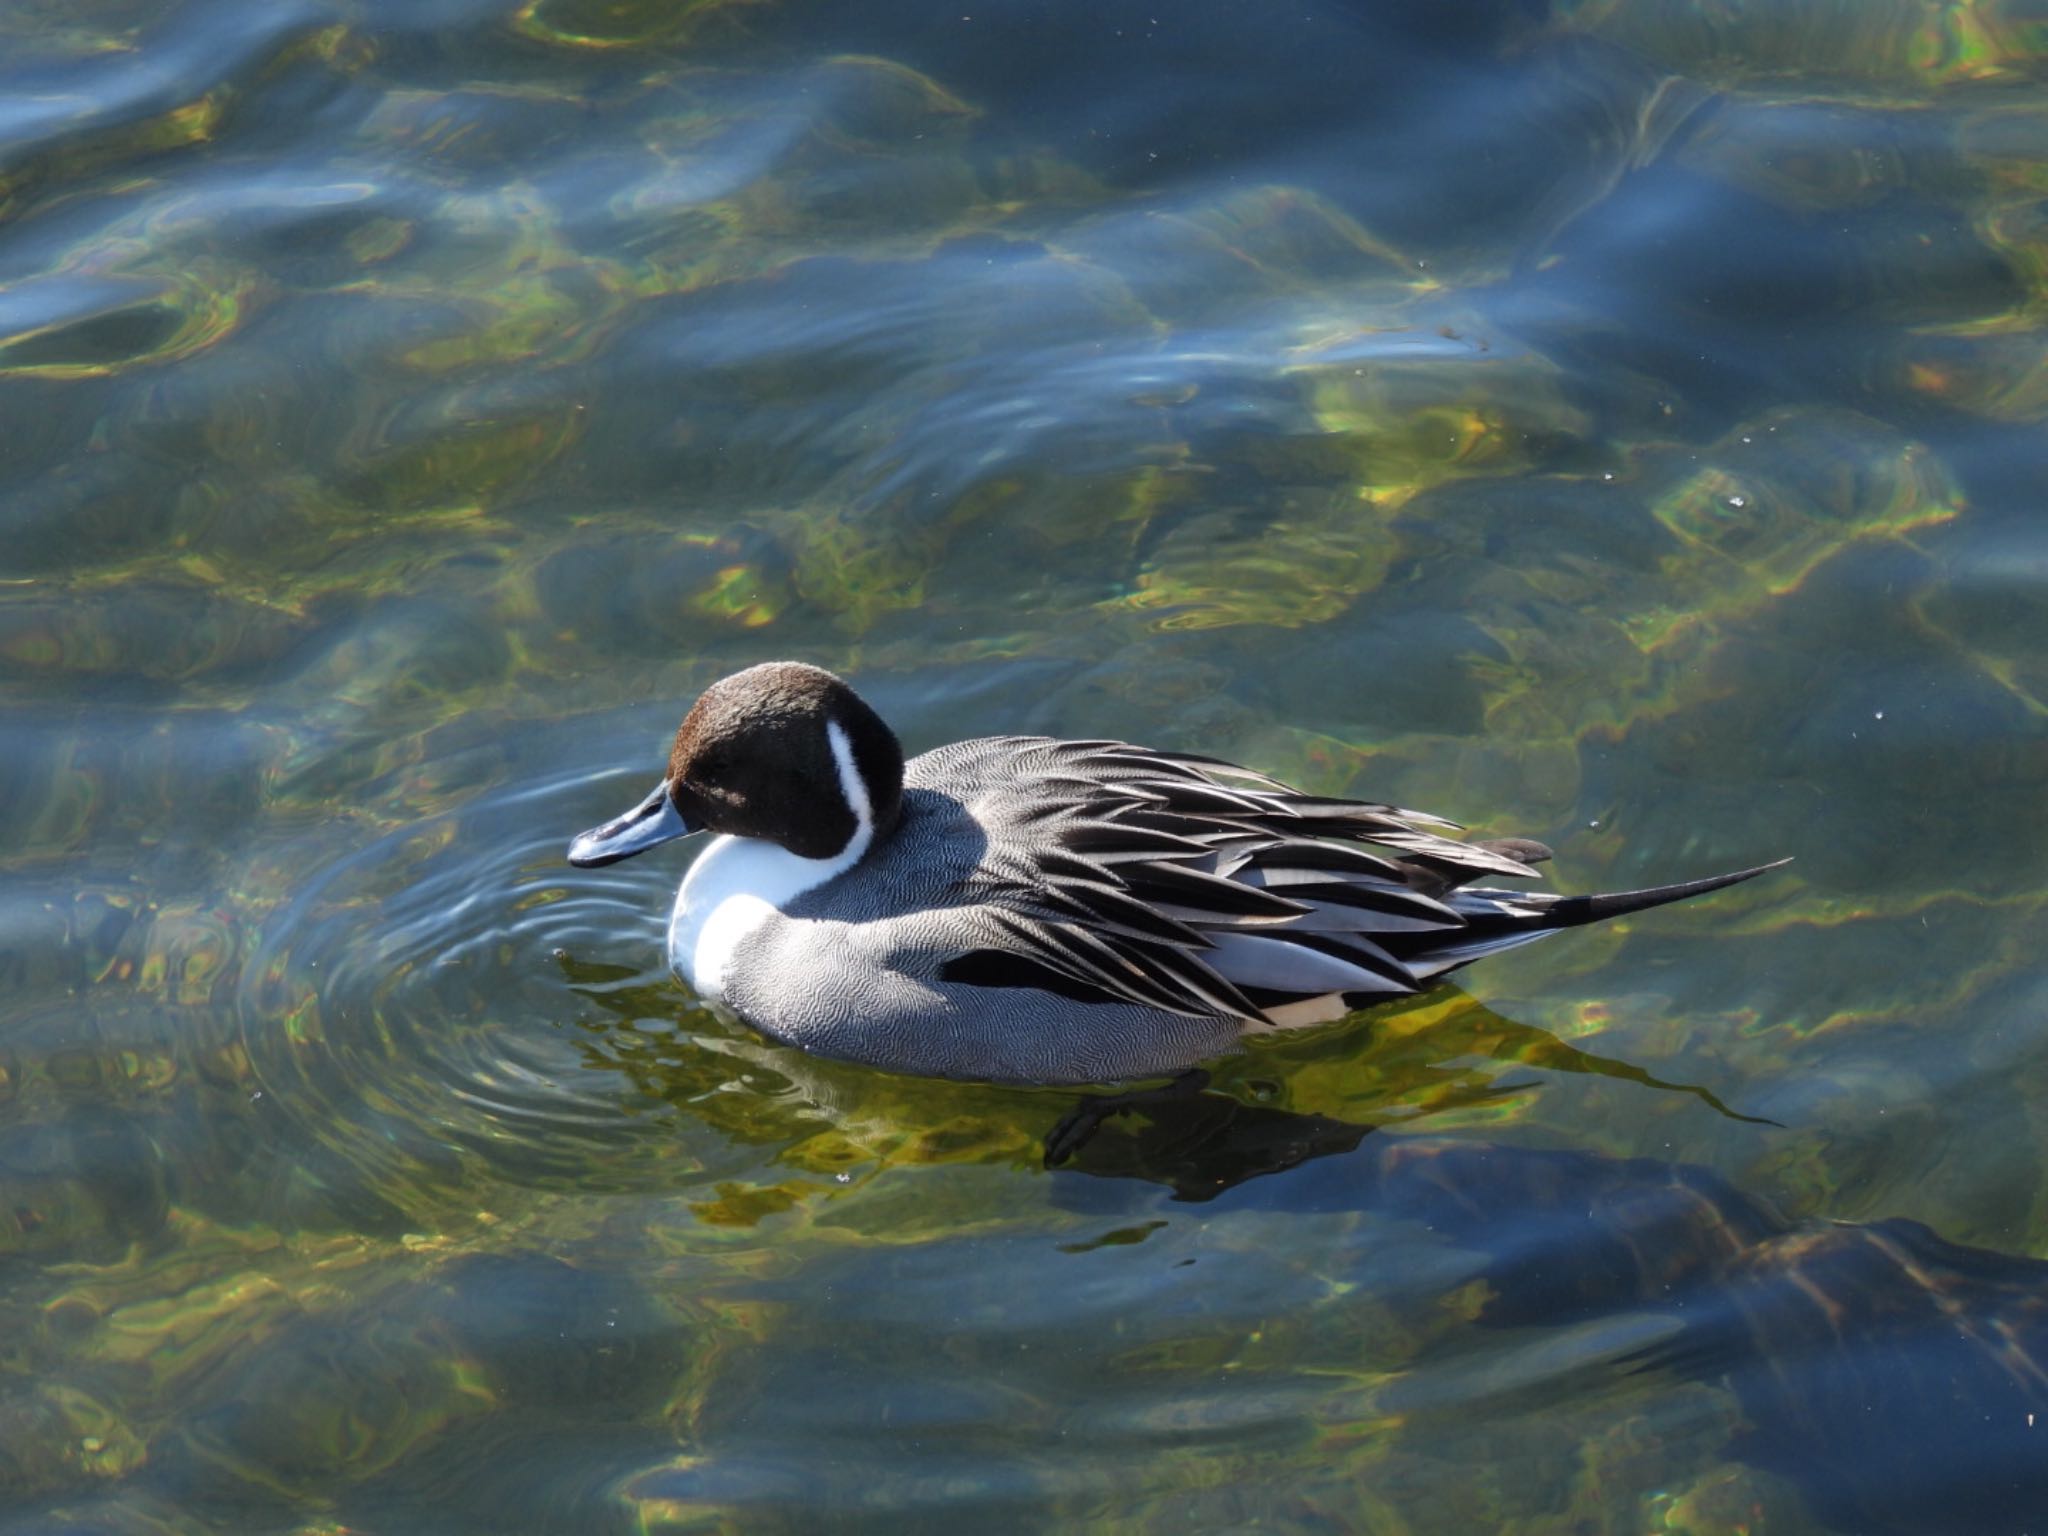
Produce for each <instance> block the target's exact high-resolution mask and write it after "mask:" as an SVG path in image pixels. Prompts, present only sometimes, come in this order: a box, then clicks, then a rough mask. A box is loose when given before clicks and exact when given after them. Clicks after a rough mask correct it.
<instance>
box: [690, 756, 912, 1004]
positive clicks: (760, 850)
mask: <svg viewBox="0 0 2048 1536" xmlns="http://www.w3.org/2000/svg"><path fill="white" fill-rule="evenodd" d="M825 731H826V734H827V736H828V737H829V738H830V740H831V743H832V757H833V761H834V762H835V763H836V764H837V765H838V768H839V789H840V792H841V793H842V794H843V795H845V797H846V804H847V807H848V809H850V810H851V811H852V812H853V818H854V830H853V836H852V837H850V838H848V839H847V842H846V846H845V847H844V848H842V849H841V850H840V851H839V852H838V853H835V854H833V855H832V856H831V857H829V858H823V859H807V858H804V857H802V856H801V855H800V854H794V853H791V852H790V851H789V850H788V849H787V848H784V847H782V846H781V845H780V844H779V843H771V842H766V841H764V840H762V839H761V838H757V837H733V836H729V835H728V836H724V837H716V838H713V839H712V840H711V845H710V846H709V847H708V848H706V849H705V850H704V852H703V853H702V854H701V855H700V856H699V857H698V859H697V862H696V863H695V864H692V865H691V866H690V872H689V874H687V875H685V876H684V877H683V885H682V889H681V890H679V891H677V892H676V905H675V910H674V911H673V912H671V913H670V914H669V920H668V963H669V969H671V970H672V971H674V972H675V973H676V974H677V975H678V976H681V977H682V978H683V980H685V981H687V982H688V983H689V984H690V986H691V987H692V988H693V989H695V991H696V992H697V994H698V996H700V997H702V998H704V999H705V1000H706V1001H708V1002H717V1001H718V1000H719V999H720V998H722V997H723V996H724V995H725V984H726V978H727V975H728V972H729V968H730V966H731V964H732V957H733V954H734V952H735V951H736V950H737V949H738V948H739V946H740V944H741V942H742V941H743V940H744V939H745V938H746V937H747V935H748V934H750V933H752V932H753V931H754V930H755V929H757V928H759V927H760V926H761V924H762V923H763V922H765V921H767V920H768V919H769V918H770V917H773V916H774V915H775V914H776V913H778V912H780V911H783V910H784V909H785V908H787V907H788V906H789V904H790V903H791V902H793V901H795V900H796V899H797V897H799V896H801V895H803V894H804V892H806V891H809V890H813V889H815V888H816V887H818V886H820V885H823V884H824V883H825V882H826V881H827V880H830V879H831V878H832V877H833V876H834V875H837V874H841V873H843V872H844V871H846V870H849V869H851V868H852V867H853V866H854V864H855V863H857V862H858V861H859V859H860V856H861V855H862V854H864V853H866V852H867V851H868V844H869V843H870V842H872V841H873V840H874V835H875V819H874V813H873V811H872V809H871V808H870V801H869V799H868V792H867V785H866V784H865V783H863V782H862V780H861V777H860V773H859V770H858V769H857V768H856V767H855V766H854V761H853V743H852V742H851V741H849V740H848V739H847V735H846V732H845V731H844V730H842V729H841V728H840V726H839V722H838V721H836V720H833V721H828V722H827V723H826V726H825Z"/></svg>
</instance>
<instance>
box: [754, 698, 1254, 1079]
mask: <svg viewBox="0 0 2048 1536" xmlns="http://www.w3.org/2000/svg"><path fill="white" fill-rule="evenodd" d="M1085 745H1087V744H1085V743H1071V742H1060V741H1054V740H1051V739H1048V738H1043V737H1022V736H1004V737H982V738H978V739H975V740H971V741H962V742H955V743H953V744H951V745H949V746H945V747H940V748H937V749H935V750H933V751H931V752H926V753H924V754H922V755H921V756H918V757H915V758H912V759H910V760H909V761H908V762H907V763H906V764H905V765H904V791H903V801H902V812H901V815H900V818H899V820H898V822H897V824H896V826H895V828H894V829H893V831H891V832H890V834H889V835H888V836H887V837H885V838H883V839H881V840H880V841H879V842H878V843H877V844H876V846H875V847H874V848H872V849H871V850H870V851H869V853H868V854H867V856H866V857H865V858H863V859H862V860H861V861H860V862H859V863H858V864H856V865H855V866H854V867H853V868H852V869H849V870H847V871H846V872H845V873H844V874H842V875H839V876H837V877H836V878H834V879H833V880H830V881H828V882H826V883H825V884H823V885H821V886H819V887H817V888H816V889H815V890H812V891H807V892H805V893H804V894H803V895H802V896H800V897H798V898H797V899H796V900H795V901H793V902H791V903H790V904H789V906H788V908H787V909H786V910H785V911H783V912H782V913H781V914H779V915H777V916H774V917H770V918H769V919H767V920H766V921H764V922H763V923H762V924H761V925H760V926H759V927H758V928H757V929H755V930H754V932H752V933H751V934H749V935H748V937H747V939H746V940H745V941H744V943H743V944H742V945H741V946H740V947H739V949H738V950H737V951H736V953H735V957H734V958H735V964H734V966H733V969H732V973H731V975H730V976H729V978H728V980H727V983H726V989H725V1001H726V1002H727V1003H728V1004H730V1005H731V1006H732V1007H733V1008H734V1009H736V1010H737V1011H738V1012H739V1013H740V1014H741V1015H742V1016H743V1017H745V1018H746V1019H747V1020H749V1021H750V1022H751V1023H753V1024H754V1025H755V1026H756V1027H758V1028H760V1029H762V1030H763V1031H765V1032H766V1033H769V1034H771V1035H775V1036H777V1037H779V1038H782V1039H785V1040H787V1041H789V1042H790V1043H791V1044H793V1045H798V1046H801V1047H803V1048H804V1049H806V1050H810V1051H814V1052H817V1053H819V1054H821V1055H827V1056H836V1057H840V1058H842V1059H847V1060H855V1061H863V1062H868V1063H871V1064H873V1065H877V1066H882V1067H892V1068H895V1069H897V1070H900V1071H908V1072H916V1073H920V1074H924V1075H932V1076H942V1077H958V1078H975V1079H987V1080H992V1081H1008V1082H1038V1083H1058V1082H1071V1083H1091V1082H1105V1081H1113V1080H1118V1079H1125V1078H1135V1077H1147V1076H1157V1075H1161V1074H1164V1073H1169V1072H1174V1071H1178V1070H1180V1069H1181V1068H1182V1067H1184V1066H1185V1065H1186V1064H1187V1063H1189V1062H1190V1061H1195V1060H1200V1059H1203V1058H1205V1057H1210V1056H1214V1055H1217V1054H1219V1053H1221V1052H1223V1051H1226V1050H1228V1049H1229V1048H1230V1047H1231V1046H1232V1044H1233V1043H1234V1042H1235V1041H1236V1039H1237V1036H1238V1032H1239V1021H1238V1020H1236V1019H1234V1018H1230V1017H1227V1016H1224V1015H1221V1014H1208V1015H1199V1016H1198V1015H1190V1014H1184V1013H1177V1012H1172V1011H1168V1010H1165V1009H1158V1008H1150V1007H1145V1006H1142V1005H1139V1004H1136V1003H1132V1002H1129V1001H1124V1000H1117V999H1113V998H1110V997H1108V996H1106V995H1105V994H1102V993H1099V992H1094V991H1092V989H1089V988H1087V987H1085V986H1078V985H1076V984H1074V983H1073V982H1072V980H1071V979H1070V978H1065V977H1062V976H1061V975H1059V974H1058V973H1057V972H1054V971H1050V970H1047V969H1044V968H1043V967H1040V966H1037V965H1035V963H1034V962H1033V961H1032V960H1031V959H1030V958H1029V957H1028V956H1025V955H1020V954H1019V953H1018V952H1017V946H1016V942H1015V936H1014V932H1013V929H1012V926H1011V925H1012V924H1014V923H1015V922H1017V921H1018V920H1019V919H1020V916H1022V915H1028V914H1032V913H1034V912H1037V911H1038V910H1040V909H1041V908H1042V907H1043V905H1044V894H1045V892H1044V879H1045V867H1046V863H1047V861H1048V860H1051V861H1054V862H1056V861H1057V860H1058V859H1059V857H1060V848H1059V844H1058V841H1057V839H1056V838H1055V837H1054V836H1053V835H1051V834H1050V833H1049V832H1048V831H1047V828H1048V827H1049V826H1051V825H1053V824H1056V823H1058V822H1059V821H1060V820H1061V819H1062V818H1063V817H1071V816H1072V815H1074V814H1075V813H1076V811H1077V810H1079V809H1080V808H1081V807H1082V806H1083V805H1084V804H1085V802H1086V801H1087V799H1088V798H1089V797H1090V796H1091V795H1092V794H1094V793H1095V792H1096V791H1095V788H1094V786H1092V785H1090V784H1089V783H1087V782H1086V781H1085V780H1077V779H1075V778H1074V777H1073V776H1072V775H1070V774H1063V773H1062V772H1060V766H1061V759H1062V757H1063V756H1064V755H1065V754H1066V753H1068V752H1070V751H1071V750H1072V749H1074V748H1076V747H1080V746H1085Z"/></svg>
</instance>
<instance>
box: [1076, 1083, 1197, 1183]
mask: <svg viewBox="0 0 2048 1536" xmlns="http://www.w3.org/2000/svg"><path fill="white" fill-rule="evenodd" d="M1208 1086H1209V1074H1208V1073H1207V1072H1206V1071H1205V1070H1203V1069H1202V1068H1201V1067H1192V1068H1190V1069H1189V1070H1188V1071H1186V1072H1183V1073H1181V1075H1180V1076H1179V1077H1176V1078H1174V1079H1173V1081H1171V1082H1168V1083H1161V1084H1160V1085H1159V1086H1158V1087H1156V1088H1133V1089H1131V1090H1130V1091H1128V1092H1126V1093H1106V1094H1097V1095H1094V1096H1092V1097H1089V1098H1085V1099H1083V1100H1081V1102H1080V1103H1078V1104H1076V1105H1075V1106H1074V1107H1073V1108H1072V1109H1071V1110H1069V1111H1068V1112H1067V1113H1066V1115H1065V1116H1063V1117H1062V1118H1061V1120H1060V1122H1059V1124H1058V1125H1055V1126H1054V1127H1053V1128H1052V1129H1051V1130H1049V1131H1047V1132H1046V1133H1045V1166H1046V1167H1048V1168H1057V1167H1059V1165H1060V1164H1061V1163H1064V1162H1065V1161H1066V1160H1067V1159H1068V1158H1070V1157H1072V1156H1073V1155H1074V1154H1075V1153H1076V1152H1078V1151H1080V1150H1081V1149H1082V1148H1083V1147H1085V1146H1087V1145H1088V1142H1089V1140H1090V1138H1092V1137H1093V1136H1094V1135H1095V1133H1096V1132H1097V1131H1099V1130H1101V1129H1102V1123H1103V1122H1104V1121H1105V1120H1111V1119H1114V1118H1115V1117H1116V1116H1118V1115H1122V1114H1128V1113H1129V1112H1130V1111H1131V1110H1134V1109H1143V1108H1144V1107H1145V1106H1146V1105H1148V1104H1162V1103H1166V1102H1169V1101H1171V1100H1175V1099H1186V1098H1192V1097H1193V1096H1194V1095H1195V1094H1198V1093H1200V1092H1201V1091H1202V1090H1203V1089H1204V1088H1206V1087H1208Z"/></svg>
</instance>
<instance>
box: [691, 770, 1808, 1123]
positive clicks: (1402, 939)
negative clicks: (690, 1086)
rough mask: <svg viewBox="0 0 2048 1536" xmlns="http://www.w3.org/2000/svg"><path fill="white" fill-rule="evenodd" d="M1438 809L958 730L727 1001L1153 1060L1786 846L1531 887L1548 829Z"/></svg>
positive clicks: (1393, 988)
mask: <svg viewBox="0 0 2048 1536" xmlns="http://www.w3.org/2000/svg"><path fill="white" fill-rule="evenodd" d="M1432 827H1436V828H1443V829H1446V830H1455V826H1454V824H1453V823H1449V822H1444V821H1441V820H1439V819H1438V818H1435V817H1430V816H1425V815H1422V814H1419V813H1416V812H1411V811H1404V810H1399V809H1397V808H1395V807H1392V806H1387V805H1376V804H1370V803H1366V802H1360V801H1350V800H1336V799H1325V798H1320V797H1317V796H1312V795H1305V794H1300V793H1298V792H1296V791H1294V790H1291V789H1289V788H1288V787H1287V786H1285V785H1283V784H1281V783H1279V782H1278V781H1276V780H1273V779H1270V778H1267V777H1265V776H1264V775H1261V774H1257V773H1254V772H1251V771H1250V770H1247V769H1242V768H1238V767H1235V766H1234V765H1231V764H1227V763H1221V762H1217V761H1214V760H1212V759H1207V758H1200V757H1192V756H1181V755H1174V754H1167V753H1159V752H1151V751H1147V750H1145V749H1142V748H1139V747H1134V746H1129V745H1126V744H1124V743H1121V742H1110V741H1060V740H1053V739H1049V738H1044V737H1024V736H1007V737H989V738H983V739H980V740H975V741H965V742H959V743H956V744H954V745H951V746H947V747H941V748H939V749H937V750H936V751H932V752H927V753H925V754H923V755H922V756H920V757H916V758H913V759H911V760H910V761H909V762H908V763H907V764H906V765H905V769H904V792H903V799H902V811H901V818H900V820H899V821H898V822H897V824H896V826H895V827H894V829H893V831H892V832H891V833H890V834H889V835H888V836H887V837H886V838H883V839H882V840H880V841H879V842H877V843H876V845H875V846H874V847H873V848H871V849H870V850H869V851H868V853H867V855H866V856H865V857H864V858H863V859H861V861H860V862H859V863H857V864H855V865H854V866H853V867H852V868H851V869H848V870H847V871H845V872H844V873H843V874H840V875H838V876H836V877H835V878H833V879H832V880H830V881H829V882H827V883H826V884H824V885H821V886H819V887H817V888H816V889H814V890H811V891H808V892H805V893H804V894H803V895H802V896H800V897H798V898H797V899H796V900H795V901H794V902H793V903H791V904H790V906H789V907H788V909H787V910H786V911H784V912H782V913H779V914H772V915H770V916H768V917H766V918H765V919H764V920H763V921H762V923H761V924H760V926H759V927H758V928H756V929H755V930H754V931H753V932H751V933H750V934H749V935H748V936H747V937H746V939H745V940H744V941H742V943H741V944H740V946H739V948H738V949H737V951H736V959H737V961H738V963H737V964H735V965H734V967H733V969H732V977H731V979H730V980H729V981H728V983H727V986H726V991H725V1001H726V1002H727V1003H728V1004H729V1005H730V1006H732V1007H733V1008H734V1009H735V1010H737V1011H738V1012H739V1013H740V1014H741V1015H742V1016H743V1017H745V1018H746V1019H748V1020H749V1021H750V1022H752V1023H753V1024H754V1025H756V1026H757V1027H758V1028H760V1029H762V1030H764V1031H765V1032H767V1033H769V1034H771V1035H774V1036H777V1037H779V1038H781V1039H784V1040H787V1041H789V1042H790V1043H792V1044H795V1045H798V1046H801V1047H803V1048H805V1049H807V1050H812V1051H816V1052H818V1053H820V1054H822V1055H828V1056H834V1057H840V1058H843V1059H848V1060H854V1061H862V1062H868V1063H872V1064H874V1065H877V1066H882V1067H888V1068H893V1069H896V1070H902V1071H911V1072H917V1073H923V1074H928V1075H935V1076H944V1077H960V1078H980V1079H990V1080H995V1081H1028V1082H1037V1083H1088V1082H1105V1081H1113V1080H1119V1079H1128V1078H1141V1077H1150V1076H1157V1075H1162V1074H1166V1073H1171V1072H1178V1071H1181V1070H1183V1069H1185V1068H1187V1067H1189V1066H1191V1065H1193V1064H1194V1063H1196V1062H1198V1061H1201V1060H1204V1059H1207V1058H1210V1057H1214V1056H1217V1055H1221V1054H1224V1053H1226V1052H1228V1051H1230V1050H1231V1049H1233V1048H1234V1047H1235V1046H1236V1044H1237V1042H1238V1041H1239V1039H1240V1038H1241V1037H1242V1036H1243V1035H1244V1034H1246V1033H1248V1032H1258V1031H1263V1030H1271V1029H1276V1028H1286V1027H1290V1026H1298V1025H1303V1024H1308V1023H1315V1022H1321V1021H1323V1020H1326V1019H1329V1018H1333V1017H1336V1016H1339V1015H1341V1014H1342V1013H1343V1012H1344V1011H1346V1010H1347V1009H1348V1008H1353V1007H1359V1006H1364V1005H1367V1004H1370V1003H1373V1002H1377V1001H1382V1000H1384V999H1386V998H1389V997H1394V996H1399V995H1401V994H1404V993H1412V992H1416V991H1419V990H1421V989H1422V988H1424V987H1426V986H1427V985H1429V984H1430V983H1431V982H1432V981H1433V980H1434V979H1435V978H1437V977H1439V976H1441V975H1443V974H1445V973H1446V972H1449V971H1451V970H1454V969H1456V968H1457V967H1459V966H1462V965H1465V964H1468V963H1470V962H1471V961H1473V960H1477V959H1479V958H1481V957H1482V956H1484V955H1488V954H1492V953H1494V952H1496V951H1499V950H1503V949H1509V948H1512V947H1514V946H1516V945H1519V944H1525V943H1528V942H1530V941H1531V940H1533V939H1538V938H1541V937H1543V936H1544V935H1545V934H1546V933H1550V932H1553V931H1555V930H1557V929H1559V928H1565V927H1571V926H1575V925H1577V924H1579V923H1584V922H1590V921H1594V920H1597V919H1599V918H1602V917H1608V916H1614V915H1618V914H1619V913H1622V912H1627V911H1634V910H1638V909H1640V908H1643V907H1649V906H1656V905H1659V904H1660V903H1663V902H1666V901H1675V900H1678V899H1680V898H1682V897H1685V896H1691V895H1696V894H1699V893H1701V892H1704V891H1708V890H1714V889H1717V888H1719V887H1721V886H1724V885H1729V884H1733V883H1734V882H1736V881H1738V880H1744V879H1748V878H1749V877H1751V876H1752V875H1756V874H1759V873H1761V872H1762V870H1763V869H1767V868H1772V867H1775V866H1771V865H1765V866H1762V867H1761V868H1759V869H1749V870H1743V871H1740V872H1738V873H1736V874H1731V875H1723V876H1718V877H1715V878H1712V879H1708V880H1700V881H1694V882H1691V883H1688V884H1684V885H1673V886H1662V887H1658V888H1656V889H1653V890H1647V891H1636V892H1628V893H1624V894H1621V895H1613V896H1593V897H1586V896H1580V897H1565V896H1557V895H1552V894H1548V893H1523V892H1515V891H1507V890H1499V889H1494V888H1490V887H1482V886H1477V885H1474V884H1472V883H1471V882H1473V881H1476V880H1479V879H1481V878H1484V877H1488V876H1492V877H1506V878H1528V877H1531V876H1533V875H1534V874H1535V873H1536V871H1535V870H1534V869H1533V868H1531V864H1532V863H1533V862H1539V861H1541V860H1542V859H1545V858H1547V857H1548V856H1549V853H1548V850H1547V849H1544V848H1543V847H1542V846H1541V845H1540V844H1535V843H1524V842H1516V841H1508V842H1469V843H1468V842H1460V841H1458V840H1456V839H1455V838H1449V837H1445V836H1443V835H1441V833H1440V832H1438V831H1433V830H1430V829H1431V828H1432ZM821 978H829V983H828V984H825V983H821Z"/></svg>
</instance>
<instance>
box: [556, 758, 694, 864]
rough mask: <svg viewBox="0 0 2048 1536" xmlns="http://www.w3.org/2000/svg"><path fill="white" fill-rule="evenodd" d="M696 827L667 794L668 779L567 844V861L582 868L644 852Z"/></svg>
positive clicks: (610, 862) (683, 835) (608, 862)
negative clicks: (625, 808)
mask: <svg viewBox="0 0 2048 1536" xmlns="http://www.w3.org/2000/svg"><path fill="white" fill-rule="evenodd" d="M696 830H697V828H695V827H693V826H691V825H690V823H689V821H688V820H687V819H686V818H685V817H684V816H683V813H682V812H681V811H679V810H677V809H676V803H675V801H673V800H671V799H669V797H668V781H667V780H666V779H664V780H662V781H661V783H659V784H657V785H655V786H654V789H653V791H652V793H650V794H649V795H648V797H647V798H646V799H645V800H642V801H641V802H640V803H639V804H638V805H636V806H634V807H633V809H631V810H630V811H628V812H626V814H625V815H623V816H620V817H617V818H616V819H614V820H611V821H608V822H606V823H605V824H604V825H603V826H601V827H592V828H591V829H590V830H589V831H588V832H585V833H584V834H583V835H582V836H581V837H579V838H577V839H576V841H575V842H573V843H571V844H570V845H569V862H570V863H571V864H575V865H578V866H579V867H581V868H583V869H596V868H597V867H598V866H600V865H603V864H616V863H618V862H619V860H621V859H630V858H631V857H633V855H634V854H636V853H645V852H646V851H647V850H648V849H650V848H652V847H654V846H655V845H656V844H657V843H665V842H668V841H669V840H670V839H671V838H677V837H688V836H689V835H690V834H691V833H692V832H695V831H696Z"/></svg>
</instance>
